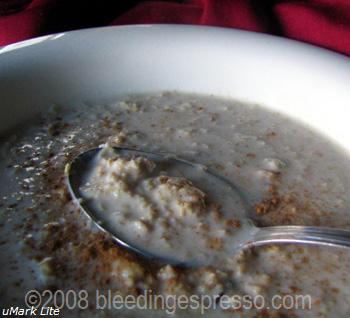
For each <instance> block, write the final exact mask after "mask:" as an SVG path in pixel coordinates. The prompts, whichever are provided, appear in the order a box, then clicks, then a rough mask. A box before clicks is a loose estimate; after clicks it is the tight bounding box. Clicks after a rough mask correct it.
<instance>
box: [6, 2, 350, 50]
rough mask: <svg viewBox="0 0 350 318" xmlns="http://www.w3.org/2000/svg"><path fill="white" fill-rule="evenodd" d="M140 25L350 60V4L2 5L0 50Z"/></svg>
mask: <svg viewBox="0 0 350 318" xmlns="http://www.w3.org/2000/svg"><path fill="white" fill-rule="evenodd" d="M138 23H187V24H202V25H213V26H225V27H232V28H239V29H245V30H253V31H259V32H266V33H271V34H276V35H281V36H286V37H289V38H293V39H297V40H301V41H305V42H309V43H313V44H316V45H319V46H323V47H326V48H329V49H332V50H335V51H338V52H341V53H344V54H346V55H349V56H350V0H308V1H301V0H289V1H287V0H285V1H284V0H187V1H186V0H182V1H180V0H179V1H169V0H168V1H135V0H113V1H112V0H0V45H5V44H9V43H13V42H16V41H21V40H24V39H28V38H31V37H35V36H40V35H45V34H49V33H55V32H62V31H66V30H73V29H80V28H87V27H96V26H103V25H121V24H138Z"/></svg>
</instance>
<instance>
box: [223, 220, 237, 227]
mask: <svg viewBox="0 0 350 318" xmlns="http://www.w3.org/2000/svg"><path fill="white" fill-rule="evenodd" d="M225 225H226V226H228V227H233V228H239V227H241V222H240V221H239V220H236V219H230V220H226V221H225Z"/></svg>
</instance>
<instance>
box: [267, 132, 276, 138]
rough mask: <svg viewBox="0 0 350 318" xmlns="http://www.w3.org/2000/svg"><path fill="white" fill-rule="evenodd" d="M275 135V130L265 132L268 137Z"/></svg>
mask: <svg viewBox="0 0 350 318" xmlns="http://www.w3.org/2000/svg"><path fill="white" fill-rule="evenodd" d="M276 136H277V134H276V132H274V131H271V132H268V133H267V134H266V137H268V138H270V137H276Z"/></svg>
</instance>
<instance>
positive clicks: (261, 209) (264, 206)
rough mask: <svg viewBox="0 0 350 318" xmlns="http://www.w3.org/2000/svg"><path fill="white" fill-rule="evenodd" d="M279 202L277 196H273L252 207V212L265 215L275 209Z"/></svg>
mask: <svg viewBox="0 0 350 318" xmlns="http://www.w3.org/2000/svg"><path fill="white" fill-rule="evenodd" d="M280 202H281V200H280V198H279V197H278V196H273V197H272V198H269V199H264V200H262V201H261V202H260V203H258V204H256V205H255V206H254V210H255V212H256V213H257V214H266V213H269V212H270V211H272V210H273V209H276V208H277V207H278V205H279V204H280Z"/></svg>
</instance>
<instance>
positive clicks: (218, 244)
mask: <svg viewBox="0 0 350 318" xmlns="http://www.w3.org/2000/svg"><path fill="white" fill-rule="evenodd" d="M207 245H208V248H211V249H213V250H221V249H222V248H223V246H224V242H223V240H222V238H220V237H211V238H209V239H208V240H207Z"/></svg>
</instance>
